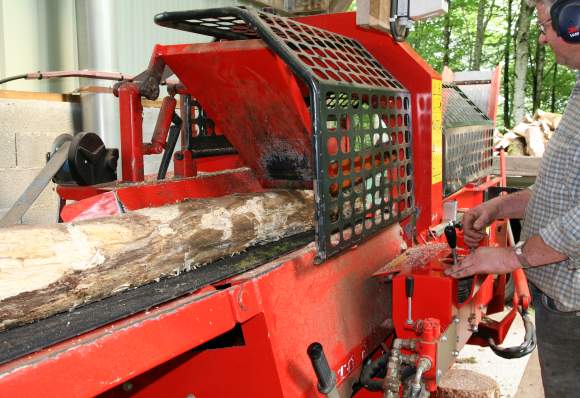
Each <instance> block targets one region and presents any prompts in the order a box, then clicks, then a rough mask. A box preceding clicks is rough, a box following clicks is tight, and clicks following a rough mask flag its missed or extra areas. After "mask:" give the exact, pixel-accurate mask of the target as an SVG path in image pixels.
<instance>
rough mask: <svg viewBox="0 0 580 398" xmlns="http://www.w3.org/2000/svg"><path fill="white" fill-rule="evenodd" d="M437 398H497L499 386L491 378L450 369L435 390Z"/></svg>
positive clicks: (469, 371) (471, 372)
mask: <svg viewBox="0 0 580 398" xmlns="http://www.w3.org/2000/svg"><path fill="white" fill-rule="evenodd" d="M436 396H437V398H499V397H500V391H499V385H498V384H497V382H496V381H495V380H493V379H492V378H491V377H488V376H485V375H482V374H481V373H477V372H474V371H472V370H467V369H450V370H449V371H448V372H447V373H446V374H445V376H444V377H443V379H442V380H441V383H439V387H438V389H437V394H436Z"/></svg>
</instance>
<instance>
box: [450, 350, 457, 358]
mask: <svg viewBox="0 0 580 398" xmlns="http://www.w3.org/2000/svg"><path fill="white" fill-rule="evenodd" d="M451 355H453V356H454V357H458V356H459V351H453V352H452V353H451Z"/></svg>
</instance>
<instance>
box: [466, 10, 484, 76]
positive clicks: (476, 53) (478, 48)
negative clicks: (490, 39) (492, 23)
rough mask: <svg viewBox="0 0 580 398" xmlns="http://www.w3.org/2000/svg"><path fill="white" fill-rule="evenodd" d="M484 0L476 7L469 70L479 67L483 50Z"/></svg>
mask: <svg viewBox="0 0 580 398" xmlns="http://www.w3.org/2000/svg"><path fill="white" fill-rule="evenodd" d="M486 5H487V1H486V0H480V2H479V7H478V8H477V32H476V34H475V46H474V47H473V58H472V59H471V65H470V68H471V70H479V69H480V67H481V53H482V51H483V41H484V38H485V29H484V28H483V20H484V17H485V7H486Z"/></svg>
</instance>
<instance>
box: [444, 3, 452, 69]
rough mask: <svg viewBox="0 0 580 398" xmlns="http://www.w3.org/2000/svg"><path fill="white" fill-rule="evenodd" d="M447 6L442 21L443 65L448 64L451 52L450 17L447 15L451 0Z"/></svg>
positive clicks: (449, 11)
mask: <svg viewBox="0 0 580 398" xmlns="http://www.w3.org/2000/svg"><path fill="white" fill-rule="evenodd" d="M448 7H449V8H448V10H447V14H445V20H444V22H443V67H446V66H449V55H450V52H451V49H450V46H451V18H450V17H449V14H450V13H451V0H449V2H448Z"/></svg>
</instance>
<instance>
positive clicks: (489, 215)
mask: <svg viewBox="0 0 580 398" xmlns="http://www.w3.org/2000/svg"><path fill="white" fill-rule="evenodd" d="M497 214H498V205H497V201H494V200H492V201H489V202H484V203H482V204H480V205H479V206H477V207H474V208H473V209H471V210H469V211H468V212H467V213H465V215H464V216H463V219H462V221H461V223H462V224H463V240H464V241H465V244H466V245H467V247H471V248H475V247H477V246H479V242H481V240H482V239H483V238H485V236H486V234H485V228H486V227H487V226H488V225H490V224H491V223H492V222H493V221H494V220H495V219H496V218H497Z"/></svg>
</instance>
